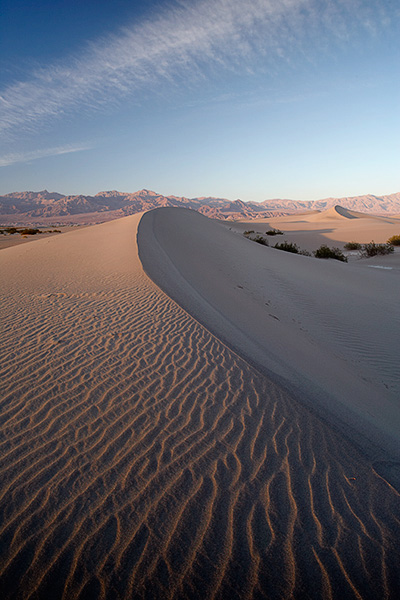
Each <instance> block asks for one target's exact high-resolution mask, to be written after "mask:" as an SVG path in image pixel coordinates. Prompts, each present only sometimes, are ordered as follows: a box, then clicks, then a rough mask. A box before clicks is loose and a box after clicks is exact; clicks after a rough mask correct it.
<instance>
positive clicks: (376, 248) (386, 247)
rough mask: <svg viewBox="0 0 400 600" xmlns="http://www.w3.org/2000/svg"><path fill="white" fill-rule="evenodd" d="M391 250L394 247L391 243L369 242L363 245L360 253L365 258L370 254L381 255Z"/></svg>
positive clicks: (389, 252)
mask: <svg viewBox="0 0 400 600" xmlns="http://www.w3.org/2000/svg"><path fill="white" fill-rule="evenodd" d="M392 252H394V248H393V246H392V245H391V244H375V242H370V243H369V244H364V245H363V247H362V249H361V251H360V254H361V256H363V257H365V258H370V257H371V256H383V255H385V254H391V253H392Z"/></svg>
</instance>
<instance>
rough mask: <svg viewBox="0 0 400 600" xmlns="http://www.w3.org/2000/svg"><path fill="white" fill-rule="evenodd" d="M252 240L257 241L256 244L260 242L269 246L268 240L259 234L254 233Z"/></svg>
mask: <svg viewBox="0 0 400 600" xmlns="http://www.w3.org/2000/svg"><path fill="white" fill-rule="evenodd" d="M253 242H257V244H262V245H263V246H269V244H268V240H266V239H264V238H263V237H262V236H261V235H256V237H255V238H254V239H253Z"/></svg>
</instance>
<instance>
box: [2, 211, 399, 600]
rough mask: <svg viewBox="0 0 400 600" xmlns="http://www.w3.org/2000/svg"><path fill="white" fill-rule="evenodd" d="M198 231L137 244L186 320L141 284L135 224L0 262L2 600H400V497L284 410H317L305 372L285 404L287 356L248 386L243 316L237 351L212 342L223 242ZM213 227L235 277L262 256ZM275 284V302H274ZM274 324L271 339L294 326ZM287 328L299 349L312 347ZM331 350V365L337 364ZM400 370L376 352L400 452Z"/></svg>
mask: <svg viewBox="0 0 400 600" xmlns="http://www.w3.org/2000/svg"><path fill="white" fill-rule="evenodd" d="M193 215H195V213H189V216H188V211H185V210H177V211H176V213H174V210H173V209H172V210H171V211H170V210H169V209H166V210H165V211H164V210H160V211H155V212H154V213H147V214H146V215H145V216H144V218H143V221H142V223H141V225H140V233H139V244H140V248H141V255H142V254H143V257H142V258H143V260H144V263H145V266H146V269H149V271H150V270H153V271H154V274H153V275H154V278H155V279H160V281H159V284H160V285H162V286H165V287H166V288H167V287H168V286H170V285H171V281H172V282H173V283H174V282H175V285H176V288H177V291H176V292H175V295H176V296H177V297H176V300H178V301H179V304H180V305H181V306H179V305H178V304H177V303H176V302H175V301H174V300H173V299H171V298H170V297H169V296H168V295H166V294H165V293H164V292H163V291H161V289H160V288H159V287H157V286H156V285H155V284H154V283H153V282H152V281H151V280H150V279H149V278H148V276H147V275H146V274H145V273H144V271H143V269H142V266H141V263H140V261H139V258H138V251H137V243H136V231H137V227H138V223H139V220H140V215H134V216H132V217H126V218H124V219H121V220H117V221H111V222H108V223H105V224H102V225H97V226H94V227H90V228H87V229H83V230H77V231H72V232H71V233H65V234H64V235H62V236H58V237H52V238H48V239H44V240H38V241H35V242H34V243H31V244H25V245H21V246H16V247H13V248H7V249H4V250H2V251H1V252H0V269H1V297H2V307H1V326H2V335H1V357H0V358H1V361H0V376H1V400H0V402H1V411H0V433H1V435H0V474H1V478H0V549H1V556H0V559H1V560H0V590H1V596H2V598H5V599H7V600H8V599H11V598H12V599H20V600H22V599H23V600H27V599H32V600H33V599H36V600H38V599H52V600H56V599H61V598H62V599H64V600H70V599H75V598H80V599H89V598H90V599H97V598H99V599H107V600H108V599H125V598H126V599H128V598H133V599H142V598H147V599H154V598H156V599H158V598H160V599H164V598H166V599H181V598H182V599H183V598H188V599H192V598H198V599H209V598H210V599H211V598H215V599H220V600H225V599H226V598H233V599H247V598H249V599H250V598H252V599H256V598H268V599H278V598H296V599H299V600H300V599H303V598H312V599H313V598H326V599H335V598H338V599H339V598H340V599H346V598H357V599H359V598H370V599H371V600H372V599H374V600H376V599H377V598H397V597H398V591H399V589H400V572H399V568H398V565H399V564H400V551H399V544H398V540H399V539H400V510H399V494H398V492H397V491H396V489H395V488H394V487H393V486H392V485H391V484H390V483H389V482H388V481H387V479H385V478H384V477H382V474H381V471H380V469H379V468H378V467H379V465H378V463H379V461H378V460H377V461H375V462H374V461H373V460H372V459H371V458H370V457H369V456H367V455H366V454H365V453H364V452H363V451H362V447H361V446H360V445H358V446H357V445H354V444H352V443H351V442H350V441H349V440H348V438H346V437H344V436H343V435H342V433H341V430H340V428H338V427H336V428H335V427H333V426H332V425H329V424H328V423H327V422H326V420H324V419H321V418H320V417H319V416H318V414H317V412H318V411H315V410H313V409H312V403H308V405H307V403H303V402H299V401H298V400H297V398H296V397H295V396H294V395H293V394H292V393H290V392H289V391H288V388H289V387H290V385H293V390H292V391H293V393H294V392H295V391H296V390H297V389H298V390H300V391H301V390H303V391H304V390H306V387H304V385H303V384H304V383H305V381H306V379H307V380H308V378H309V377H310V374H309V373H306V374H304V373H303V375H302V374H301V369H302V368H303V367H302V365H301V364H298V363H296V369H297V371H296V376H295V378H294V379H293V381H292V384H291V383H290V381H288V380H287V379H286V375H287V373H286V371H285V369H286V367H287V364H288V361H289V359H290V356H288V357H287V358H282V356H285V352H284V351H283V350H282V353H283V354H282V356H280V352H281V350H280V349H279V348H278V349H277V348H273V349H272V350H273V351H271V352H269V354H268V360H270V362H268V364H266V365H264V366H265V370H264V371H263V370H262V368H261V367H262V364H263V361H264V358H262V357H261V358H260V359H259V360H258V361H256V360H254V361H253V362H254V366H252V365H251V364H250V362H251V356H252V355H251V352H252V351H253V350H252V349H253V346H252V345H251V344H250V343H249V344H248V345H246V344H245V345H244V347H243V349H242V348H241V347H239V348H237V349H236V345H235V344H237V342H238V341H239V342H241V340H242V337H243V336H242V337H241V334H240V327H241V325H240V321H239V322H237V323H236V322H234V323H233V322H232V324H231V330H229V328H228V327H225V323H227V322H229V318H232V315H229V314H222V313H221V321H222V322H223V323H224V330H223V331H221V336H220V337H221V338H222V339H224V340H225V342H229V347H231V348H232V349H229V347H228V346H227V345H226V344H225V343H223V342H222V341H219V339H218V338H217V337H215V336H214V335H213V334H212V333H210V331H213V332H215V333H218V331H217V328H216V326H215V323H216V321H217V322H218V319H217V320H215V315H216V314H217V312H216V311H218V310H222V309H223V306H217V305H216V304H215V298H214V299H213V295H212V294H210V291H212V290H210V289H204V288H202V289H198V288H199V282H201V281H202V279H204V277H205V278H206V280H207V277H208V274H209V275H210V279H209V285H210V286H214V283H215V278H214V275H213V270H212V268H211V267H212V265H210V264H206V262H205V261H206V259H207V253H209V252H210V251H211V250H212V253H213V254H214V256H215V251H216V248H215V246H214V247H213V246H212V244H211V240H212V238H213V237H214V223H212V222H210V221H208V220H207V219H205V218H203V217H202V216H201V215H197V214H196V215H195V217H196V218H195V221H191V219H192V218H193ZM188 219H189V220H188ZM174 223H175V224H174ZM210 227H211V230H210ZM216 227H217V228H218V232H220V231H221V232H222V234H221V235H222V238H221V237H220V238H219V237H218V236H217V237H216V238H215V239H216V240H222V244H221V250H222V248H223V247H224V246H225V242H224V239H225V238H224V237H223V235H225V234H226V235H227V236H228V237H229V239H232V240H233V241H232V242H231V244H232V246H231V247H230V251H232V252H234V253H235V254H234V255H231V258H233V259H234V262H236V261H237V260H238V257H239V256H240V252H241V246H242V242H244V243H245V244H246V245H247V246H248V247H249V248H250V247H251V248H253V247H256V246H257V245H256V244H252V243H251V242H249V241H248V240H245V239H243V238H242V236H239V235H238V234H235V233H234V232H229V230H227V229H226V228H225V229H223V228H222V226H219V225H218V224H217V225H216ZM168 231H169V232H170V234H171V235H172V236H173V237H172V241H174V243H171V245H170V244H169V242H168V243H167V242H166V240H168V238H169V234H168V235H167V236H166V239H164V233H165V232H168ZM201 231H205V232H206V233H205V235H206V237H207V239H208V240H209V241H210V248H209V249H207V252H206V253H205V254H204V255H203V254H201V252H200V250H199V249H198V248H197V245H196V244H197V243H198V242H199V241H200V240H201V236H202V234H201ZM215 231H217V230H215ZM187 234H188V235H189V239H188V240H186V237H185V236H186V235H187ZM182 235H183V238H185V239H183V238H182ZM196 236H197V237H196ZM198 236H200V238H199V237H198ZM227 239H228V238H227ZM238 242H239V247H238V245H237V244H238ZM154 248H156V249H157V251H158V254H157V255H156V256H153V255H152V252H151V249H154ZM171 248H172V250H171ZM174 248H175V249H177V255H176V256H175V254H174V253H175V250H174ZM259 250H266V251H268V249H264V248H259V249H258V248H256V251H257V252H258V251H259ZM182 251H184V252H185V257H184V258H185V260H182V261H180V259H179V258H178V257H179V256H180V255H181V254H180V253H181V252H182ZM238 251H239V254H238ZM251 252H253V250H252V251H251ZM275 254H276V255H278V254H277V252H275ZM281 254H284V253H281ZM289 258H298V257H289ZM300 258H303V259H304V257H300ZM207 260H208V259H207ZM282 260H283V259H282ZM309 260H312V259H309ZM160 261H161V264H163V265H164V266H165V269H163V270H162V271H161V272H160V271H158V268H159V267H158V266H157V265H159V264H160ZM215 262H216V265H217V269H220V271H219V273H220V279H221V284H224V283H226V282H228V281H230V282H231V283H232V282H233V281H235V285H236V287H235V288H234V293H236V291H237V294H238V295H237V301H238V307H239V309H241V310H242V308H243V307H245V308H246V307H247V311H248V314H249V315H251V314H252V310H253V308H254V307H255V306H256V305H257V303H255V304H254V306H253V304H252V303H251V297H250V296H251V294H249V293H248V292H246V291H245V289H246V281H245V280H238V281H237V282H236V275H235V274H234V275H232V273H231V272H230V265H231V262H232V261H231V262H229V261H228V262H226V259H225V266H223V262H221V263H219V262H218V261H215ZM297 262H298V261H297ZM297 262H296V261H295V263H293V264H295V265H296V266H295V267H293V270H296V269H297V268H298V267H297ZM186 266H187V267H188V269H189V271H191V272H192V273H194V274H195V276H193V277H192V276H189V275H188V274H187V273H186V272H183V271H184V269H185V268H186ZM338 266H341V265H338ZM347 266H348V267H349V266H350V265H347ZM189 267H190V268H189ZM203 268H204V269H206V270H205V272H203V275H201V273H200V271H201V269H203ZM288 268H289V267H288ZM179 269H181V271H179ZM227 269H228V270H227ZM199 270H200V271H199ZM370 271H371V272H372V274H376V273H375V270H373V269H371V270H368V269H367V268H365V273H368V275H369V273H370ZM160 273H161V275H162V276H163V277H165V281H161V279H162V277H160ZM271 273H272V271H271ZM340 273H342V272H341V271H340ZM388 273H389V272H388ZM390 273H391V275H390V277H391V280H392V281H393V282H394V281H395V276H394V274H393V272H390ZM383 275H387V273H386V272H385V273H379V276H382V277H383ZM267 276H268V273H264V274H263V277H265V278H267ZM321 276H322V275H321ZM271 277H272V279H270V280H268V279H266V281H267V282H268V286H269V289H271V290H272V289H273V288H275V287H276V286H278V287H279V285H281V283H280V282H279V280H277V277H273V274H271ZM339 279H340V278H339ZM382 281H383V279H382ZM238 285H240V286H242V288H240V287H237V286H238ZM282 285H283V284H282ZM393 285H395V284H394V283H393ZM196 288H197V289H196ZM187 289H189V290H192V291H190V294H192V296H190V294H189V296H187ZM213 289H214V287H213ZM219 289H220V288H219ZM284 289H285V290H288V291H287V295H289V296H290V293H291V291H290V289H288V288H284ZM193 290H194V291H193ZM339 291H340V290H339ZM230 293H231V292H229V294H230ZM257 293H258V292H257ZM257 293H256V292H254V295H255V296H256V295H257ZM285 293H286V292H285ZM229 294H228V295H229ZM240 294H242V296H240ZM244 294H247V296H248V297H247V300H246V301H243V295H244ZM220 295H221V294H220V291H218V289H215V297H219V296H220ZM178 296H179V297H178ZM188 297H189V299H191V298H192V299H193V305H192V304H190V307H189V306H188V307H187V310H185V309H184V308H183V306H184V305H185V303H186V300H187V298H188ZM271 300H272V297H271ZM266 301H268V299H267V300H266ZM306 301H307V298H304V303H306ZM302 302H303V299H302V298H301V299H300V305H301V310H303V312H304V313H306V309H305V308H304V304H301V303H302ZM213 303H214V304H213ZM210 306H211V309H210V308H207V307H210ZM264 306H265V308H266V310H267V313H268V314H269V313H271V315H273V316H269V317H268V318H267V319H265V318H264V320H266V322H267V323H268V326H271V327H272V326H273V325H275V324H279V323H280V322H281V321H278V320H277V318H279V319H280V318H282V319H283V315H284V310H286V309H287V310H289V308H288V307H286V306H285V307H283V308H282V311H283V312H282V313H278V312H277V307H275V306H274V307H272V306H271V307H269V306H266V305H265V303H264ZM199 307H200V308H199ZM189 308H191V309H192V315H194V316H195V317H196V318H194V317H193V316H191V315H190V314H189V313H190V311H189ZM224 310H225V309H224ZM299 310H300V309H299ZM202 311H203V312H202ZM207 311H208V312H207ZM197 313H198V314H197ZM317 317H319V313H317ZM203 318H204V325H206V327H204V326H203V325H202V324H200V322H199V321H202V320H203ZM257 318H258V317H257V315H255V316H253V317H252V318H251V319H249V321H255V320H256V319H257ZM293 318H294V319H295V318H296V317H295V316H294V317H293ZM307 325H309V323H307ZM372 326H373V323H372ZM293 327H294V326H292V325H291V326H290V327H289V326H288V327H287V329H286V333H287V335H288V336H289V337H288V338H287V339H286V342H287V344H288V346H289V343H290V342H291V341H293V343H294V344H296V343H300V341H299V339H298V338H296V335H295V333H294V332H295V331H297V330H296V329H295V328H293ZM327 327H328V328H329V327H331V329H333V330H335V327H334V326H333V325H332V323H331V322H329V323H328V325H327ZM335 331H336V330H335ZM238 332H239V333H238ZM373 333H374V335H375V333H376V332H375V330H373ZM271 335H272V340H275V341H276V340H277V339H278V336H277V335H276V336H275V337H274V335H275V334H274V333H273V330H272V333H271ZM335 335H336V334H335ZM252 336H253V334H252V332H250V333H249V332H248V334H247V337H248V338H249V339H251V338H252ZM290 336H291V337H290ZM333 337H334V339H335V340H336V339H339V338H340V336H339V338H336V337H335V336H333ZM243 339H244V337H243ZM312 340H314V337H313V338H312ZM312 340H311V341H310V345H311V346H312V345H313V343H314V342H313V341H312ZM380 341H381V338H379V343H380ZM317 342H318V343H319V344H320V348H322V347H323V344H322V340H317ZM317 342H315V343H317ZM358 342H359V348H360V350H359V352H360V355H361V353H363V352H364V353H366V355H367V360H369V359H368V356H369V355H368V352H367V350H366V349H365V345H364V338H363V337H361V339H360V340H358ZM252 343H253V344H258V342H257V338H256V337H253V339H252ZM331 343H332V344H333V341H332V340H328V342H327V349H326V352H328V353H331V354H329V356H333V355H334V354H335V352H336V351H337V352H339V351H338V350H335V349H334V348H333V346H332V347H331ZM390 343H391V342H390ZM239 346H240V343H239ZM259 347H260V348H261V351H262V352H265V349H264V350H263V349H262V346H259ZM335 348H336V346H335ZM341 348H342V346H340V350H341ZM239 350H240V353H239ZM240 354H243V357H244V358H243V357H241V356H240ZM262 356H263V357H267V354H263V355H262ZM352 357H353V355H352V354H351V351H350V350H349V355H348V356H347V355H346V360H347V362H348V363H349V364H350V361H351V360H353V358H352ZM389 357H390V353H388V354H385V353H384V352H383V349H380V354H379V361H381V362H382V364H381V368H382V370H383V371H384V373H385V375H384V382H383V383H382V382H381V381H380V379H379V377H378V375H377V373H378V370H379V369H378V367H376V368H375V370H373V369H372V367H371V370H372V375H371V385H372V386H374V389H377V390H378V389H379V390H381V389H383V388H384V389H386V390H387V394H386V395H384V396H382V397H383V398H384V409H385V410H384V411H383V412H384V418H383V419H382V422H381V423H380V425H379V428H378V430H379V432H380V435H381V436H382V439H383V438H384V437H385V435H384V434H386V433H387V436H388V438H391V439H392V438H393V435H392V434H393V432H392V430H391V428H390V426H389V424H388V422H387V415H388V412H387V411H390V403H391V401H392V399H393V397H394V395H395V390H396V387H395V386H396V382H395V376H394V370H393V369H395V368H396V364H397V363H396V364H393V362H391V363H390V365H389V367H387V366H386V362H385V361H387V360H388V358H389ZM245 358H246V360H245ZM278 359H279V360H278ZM338 360H339V359H338ZM344 362H345V361H344ZM335 364H336V363H335ZM260 365H261V366H260ZM275 366H277V369H276V371H275V370H274V369H275ZM278 367H279V368H278ZM270 371H271V374H272V375H271V377H269V376H268V373H269V372H270ZM273 373H275V374H276V378H275V379H274V377H273ZM360 373H364V371H363V367H360V371H357V370H356V375H355V376H354V379H351V378H350V379H349V381H350V383H351V384H352V385H354V386H356V385H357V382H358V383H360V382H359V381H358V380H359V378H361V375H359V374H360ZM325 376H326V374H323V375H322V376H321V377H320V379H319V380H318V382H317V384H318V388H319V389H321V390H324V389H325V387H326V385H327V383H326V379H324V377H325ZM346 377H347V376H346ZM273 379H274V381H273ZM281 379H282V382H286V384H287V386H286V387H285V386H282V385H281ZM333 379H334V380H336V377H334V378H333ZM338 379H339V380H340V377H339V378H338ZM343 381H344V380H342V383H340V381H339V385H342V384H343V385H344V383H343ZM382 381H383V380H382ZM384 383H386V384H387V386H388V388H386V387H385V386H384ZM332 385H333V384H332ZM296 386H298V387H296ZM302 386H303V387H302ZM324 386H325V387H324ZM367 387H368V386H367ZM389 388H390V389H389ZM379 398H380V396H379V397H377V398H376V401H378V400H379ZM307 406H310V408H308V407H307ZM349 410H350V409H349ZM359 410H361V409H360V408H359V407H356V411H359ZM385 411H386V412H385ZM393 415H394V416H396V411H395V410H394V409H393ZM332 423H333V421H332ZM366 431H367V433H369V430H368V428H367V429H366ZM391 436H392V437H391ZM385 439H386V438H385ZM369 443H371V444H372V441H371V439H370V438H369V437H367V441H366V444H367V445H368V444H369ZM384 451H385V452H389V450H388V449H387V448H385V450H383V449H382V452H384ZM376 452H377V455H378V454H379V448H378V449H377V450H376ZM393 464H395V462H393Z"/></svg>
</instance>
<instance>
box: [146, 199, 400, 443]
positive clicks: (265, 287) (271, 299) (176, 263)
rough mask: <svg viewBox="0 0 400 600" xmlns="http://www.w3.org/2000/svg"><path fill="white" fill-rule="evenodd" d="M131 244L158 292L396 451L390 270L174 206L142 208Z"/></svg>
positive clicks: (398, 314) (398, 419)
mask: <svg viewBox="0 0 400 600" xmlns="http://www.w3.org/2000/svg"><path fill="white" fill-rule="evenodd" d="M188 249H190V251H188ZM140 252H141V257H142V260H143V261H144V266H145V267H146V269H147V270H148V272H149V273H150V275H151V276H152V278H154V279H155V281H156V282H158V283H160V285H161V286H162V287H163V288H164V289H165V290H166V291H167V292H168V294H170V295H171V296H172V297H174V298H176V299H177V300H178V301H179V302H180V303H181V304H182V305H183V306H185V307H186V308H187V309H188V310H189V311H190V312H191V313H192V314H193V315H195V316H196V317H197V318H198V319H199V320H200V321H201V322H203V323H205V324H207V326H208V327H209V328H210V329H211V330H212V331H213V332H214V333H216V334H217V335H218V336H219V337H220V338H221V339H224V340H226V341H227V342H228V343H229V345H230V346H231V347H233V348H234V349H235V350H236V351H238V352H239V353H240V354H244V355H245V356H246V357H247V358H249V359H250V360H251V361H252V362H253V363H255V364H256V365H257V366H258V367H259V368H261V369H262V370H263V372H266V373H267V374H271V375H276V376H278V377H280V378H281V379H283V381H284V382H285V384H286V385H287V386H289V387H291V388H292V389H293V390H294V391H295V393H296V394H297V395H299V394H300V395H301V396H302V397H303V399H304V400H306V401H308V402H310V403H311V405H312V406H317V407H319V406H322V407H323V408H324V412H327V411H328V412H332V413H334V414H335V415H336V416H337V417H340V419H341V420H342V421H343V422H344V423H348V424H351V425H353V426H354V428H355V429H356V430H357V431H358V433H361V434H362V435H363V436H367V437H369V438H370V439H371V440H374V441H375V442H377V443H378V444H379V445H381V444H383V445H386V446H387V447H388V448H389V449H390V450H392V451H396V452H397V454H398V453H399V448H400V434H399V432H400V401H399V398H400V363H399V361H398V344H399V335H400V307H399V302H398V298H399V297H400V277H399V274H398V272H397V271H396V272H395V271H382V270H378V269H368V268H360V267H359V265H358V264H351V265H350V264H344V263H340V262H338V261H326V260H325V261H323V260H317V259H314V258H310V257H306V256H299V255H293V254H290V253H288V252H282V251H279V250H275V249H273V248H266V247H265V246H261V245H260V244H255V243H254V242H252V241H250V240H248V239H246V238H244V237H243V236H238V235H236V234H234V233H233V232H231V231H229V230H228V229H227V228H226V227H224V226H221V225H220V224H219V223H218V222H216V221H211V220H209V219H207V218H205V217H203V216H202V215H197V214H196V213H194V212H192V211H185V210H177V209H175V210H173V209H164V210H158V211H153V212H150V213H147V214H145V215H144V217H143V219H142V222H141V225H140ZM156 256H157V257H158V258H157V259H156ZM354 433H356V432H354ZM352 435H353V433H352Z"/></svg>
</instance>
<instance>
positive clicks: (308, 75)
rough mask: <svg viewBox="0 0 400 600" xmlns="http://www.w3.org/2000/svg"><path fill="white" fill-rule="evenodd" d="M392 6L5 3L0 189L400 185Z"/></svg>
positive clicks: (272, 189) (345, 0)
mask: <svg viewBox="0 0 400 600" xmlns="http://www.w3.org/2000/svg"><path fill="white" fill-rule="evenodd" d="M399 25H400V4H399V2H398V0H279V1H278V0H180V1H179V2H177V1H174V0H171V1H168V2H161V1H156V0H142V1H140V2H135V1H132V0H131V1H128V0H113V2H110V1H105V0H69V1H67V0H64V1H61V0H47V1H41V0H2V10H1V16H0V28H1V29H0V40H1V41H0V57H1V58H0V140H1V141H0V193H3V194H4V193H8V192H12V191H22V190H40V189H44V188H47V189H49V190H51V191H58V192H61V193H65V194H76V193H83V194H95V193H97V192H99V191H101V190H110V189H117V190H120V191H136V190H138V189H141V188H149V189H153V190H155V191H158V192H160V193H163V194H165V195H169V194H175V195H184V196H189V197H195V196H208V195H213V196H219V197H226V198H231V199H235V198H241V199H243V200H255V201H261V200H264V199H266V198H293V199H299V200H315V199H318V198H324V197H327V196H336V197H340V196H345V195H361V194H366V193H372V194H377V195H379V194H389V193H392V192H398V191H400V180H399V179H400V147H399V133H400V110H399V109H400V101H399V99H400V77H399V75H400V52H399V48H400V41H399Z"/></svg>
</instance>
